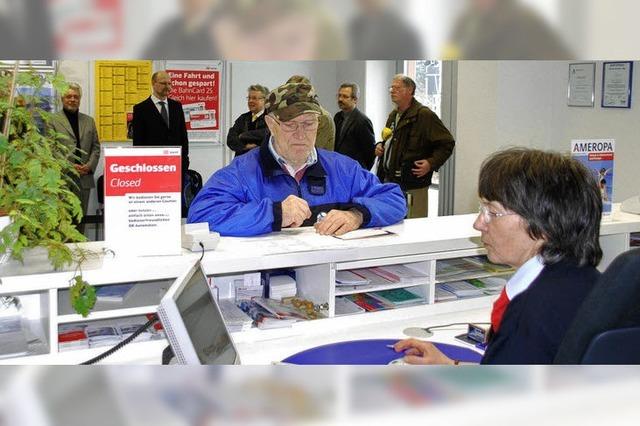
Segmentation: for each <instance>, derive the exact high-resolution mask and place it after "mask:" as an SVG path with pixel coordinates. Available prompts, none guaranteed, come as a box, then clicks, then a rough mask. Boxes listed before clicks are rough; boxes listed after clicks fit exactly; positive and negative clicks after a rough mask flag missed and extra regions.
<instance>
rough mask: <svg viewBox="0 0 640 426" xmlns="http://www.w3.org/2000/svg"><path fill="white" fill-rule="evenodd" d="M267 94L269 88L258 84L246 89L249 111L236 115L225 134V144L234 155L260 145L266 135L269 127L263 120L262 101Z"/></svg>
mask: <svg viewBox="0 0 640 426" xmlns="http://www.w3.org/2000/svg"><path fill="white" fill-rule="evenodd" d="M268 94H269V89H267V88H266V87H264V86H261V85H259V84H253V85H251V86H249V88H248V89H247V107H248V108H249V111H247V112H245V113H244V114H241V115H240V117H238V119H237V120H236V121H235V123H233V127H231V129H229V134H228V135H227V146H228V147H229V148H231V149H232V150H233V151H234V152H235V153H236V157H237V156H239V155H242V154H244V153H245V152H248V151H249V150H250V149H252V148H255V147H257V146H260V144H262V141H263V140H264V139H265V138H266V137H267V134H268V133H269V129H268V128H267V125H266V123H265V122H264V101H265V98H266V97H267V95H268Z"/></svg>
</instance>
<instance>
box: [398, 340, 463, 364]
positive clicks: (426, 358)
mask: <svg viewBox="0 0 640 426" xmlns="http://www.w3.org/2000/svg"><path fill="white" fill-rule="evenodd" d="M393 349H395V351H396V352H402V351H404V362H406V363H407V364H448V365H453V364H454V361H453V360H452V359H451V358H449V357H447V356H446V355H445V354H443V353H442V352H440V350H439V349H438V348H436V347H435V346H434V345H433V343H430V342H425V341H423V340H418V339H405V340H400V341H399V342H398V343H396V344H395V345H393Z"/></svg>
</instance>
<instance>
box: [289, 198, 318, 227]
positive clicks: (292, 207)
mask: <svg viewBox="0 0 640 426" xmlns="http://www.w3.org/2000/svg"><path fill="white" fill-rule="evenodd" d="M310 217H311V210H310V209H309V204H307V202H306V201H305V200H303V199H302V198H299V197H296V196H295V195H289V196H288V197H287V198H285V199H284V201H283V202H282V227H283V228H287V227H289V228H297V227H299V226H300V225H302V222H304V221H305V219H309V218H310Z"/></svg>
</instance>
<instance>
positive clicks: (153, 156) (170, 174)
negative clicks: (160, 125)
mask: <svg viewBox="0 0 640 426" xmlns="http://www.w3.org/2000/svg"><path fill="white" fill-rule="evenodd" d="M181 173H182V172H181V156H180V147H164V148H151V147H149V148H148V147H135V148H105V150H104V186H105V191H104V194H105V197H104V217H105V224H104V230H105V241H106V243H107V246H108V247H109V248H111V249H113V250H114V251H115V252H116V255H120V254H129V255H133V256H145V255H172V254H180V253H181V244H180V238H181V234H180V211H181V208H180V181H181V180H180V176H181Z"/></svg>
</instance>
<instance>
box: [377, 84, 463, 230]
mask: <svg viewBox="0 0 640 426" xmlns="http://www.w3.org/2000/svg"><path fill="white" fill-rule="evenodd" d="M415 91H416V83H415V82H414V81H413V80H412V79H411V78H410V77H407V76H406V75H402V74H398V75H396V76H395V77H393V80H392V82H391V87H389V92H390V94H391V102H393V103H394V104H395V105H396V109H394V110H393V111H391V114H389V117H388V118H387V124H386V127H387V128H388V129H390V130H391V132H392V133H391V136H390V137H389V138H388V139H387V140H386V141H385V142H380V143H378V144H377V145H376V155H377V156H378V157H382V158H381V162H380V166H379V167H378V177H379V178H380V180H381V181H383V182H395V183H398V184H400V187H401V188H402V190H403V191H404V193H405V195H406V197H407V206H408V207H409V215H408V217H409V218H416V217H426V216H427V211H428V209H427V206H428V199H427V194H428V192H427V191H428V189H429V185H431V176H432V175H433V172H434V171H437V170H438V169H439V168H440V167H442V165H443V164H444V163H445V161H447V159H448V158H449V157H450V156H451V153H452V152H453V147H454V145H455V140H454V139H453V136H452V135H451V133H450V132H449V130H448V129H447V128H446V127H445V125H444V124H443V123H442V121H441V120H440V118H438V116H437V115H436V114H435V113H434V112H433V111H431V110H430V109H429V108H427V107H426V106H424V105H422V104H421V103H420V102H418V101H417V100H416V98H415V97H414V94H415ZM385 145H386V146H385Z"/></svg>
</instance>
